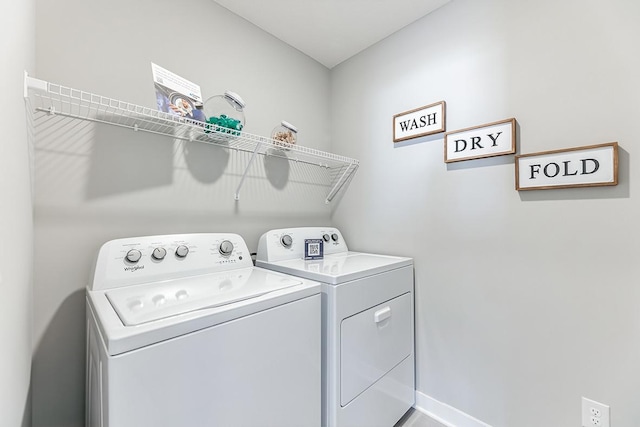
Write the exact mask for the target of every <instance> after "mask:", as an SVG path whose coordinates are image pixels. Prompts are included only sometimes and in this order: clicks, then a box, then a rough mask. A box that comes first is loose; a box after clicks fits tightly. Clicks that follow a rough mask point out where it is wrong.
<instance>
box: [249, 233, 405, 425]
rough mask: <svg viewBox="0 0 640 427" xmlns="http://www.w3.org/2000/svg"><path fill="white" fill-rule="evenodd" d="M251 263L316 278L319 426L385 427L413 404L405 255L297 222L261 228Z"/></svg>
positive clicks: (299, 275) (302, 276) (312, 278)
mask: <svg viewBox="0 0 640 427" xmlns="http://www.w3.org/2000/svg"><path fill="white" fill-rule="evenodd" d="M320 240H321V241H322V249H323V250H322V252H323V258H322V259H305V255H307V256H309V257H311V256H317V255H319V252H320V250H319V249H320V248H319V245H318V243H319V241H320ZM306 243H308V244H309V249H308V251H307V252H308V253H307V254H305V246H306ZM256 266H259V267H264V268H268V269H271V270H275V271H279V272H282V273H286V274H291V275H294V276H297V277H301V278H305V279H310V280H315V281H319V282H322V318H323V320H322V330H323V333H322V343H323V361H322V367H323V375H322V387H323V392H322V395H323V396H322V397H323V403H322V424H323V426H328V427H346V426H361V427H376V426H380V427H392V426H393V425H394V424H395V423H396V422H397V421H398V420H399V419H400V418H401V417H402V415H404V414H405V413H406V411H407V410H409V408H411V407H412V406H413V404H414V403H415V391H414V390H415V382H414V335H413V331H414V312H413V299H414V297H413V260H412V259H411V258H404V257H392V256H384V255H375V254H367V253H361V252H351V251H349V250H348V248H347V244H346V242H345V241H344V239H343V238H342V234H341V233H340V231H338V230H337V229H335V228H330V227H303V228H290V229H279V230H271V231H269V232H267V233H265V234H263V235H262V237H260V240H259V243H258V253H257V258H256Z"/></svg>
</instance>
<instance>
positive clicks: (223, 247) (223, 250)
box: [218, 240, 233, 256]
mask: <svg viewBox="0 0 640 427" xmlns="http://www.w3.org/2000/svg"><path fill="white" fill-rule="evenodd" d="M218 251H219V252H220V255H222V256H229V255H231V253H232V252H233V243H231V242H230V241H228V240H225V241H223V242H222V243H220V246H218Z"/></svg>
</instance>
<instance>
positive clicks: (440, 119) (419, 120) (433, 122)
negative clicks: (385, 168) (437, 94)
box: [393, 101, 445, 142]
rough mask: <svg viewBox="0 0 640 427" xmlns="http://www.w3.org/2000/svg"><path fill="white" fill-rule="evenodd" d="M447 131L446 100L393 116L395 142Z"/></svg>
mask: <svg viewBox="0 0 640 427" xmlns="http://www.w3.org/2000/svg"><path fill="white" fill-rule="evenodd" d="M444 131H445V102H444V101H440V102H436V103H435V104H430V105H425V106H424V107H420V108H416V109H414V110H411V111H405V112H404V113H399V114H396V115H395V116H393V142H400V141H405V140H407V139H412V138H418V137H420V136H426V135H432V134H434V133H440V132H444Z"/></svg>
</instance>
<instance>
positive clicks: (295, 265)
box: [256, 252, 413, 285]
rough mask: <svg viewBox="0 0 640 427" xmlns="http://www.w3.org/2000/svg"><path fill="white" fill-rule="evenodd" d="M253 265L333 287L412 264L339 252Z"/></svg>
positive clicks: (395, 258)
mask: <svg viewBox="0 0 640 427" xmlns="http://www.w3.org/2000/svg"><path fill="white" fill-rule="evenodd" d="M256 265H257V266H259V267H263V268H269V269H271V270H276V271H280V272H282V273H286V274H292V275H294V276H298V277H304V278H306V279H310V280H317V281H320V282H323V283H330V284H334V285H337V284H340V283H344V282H348V281H350V280H356V279H360V278H362V277H367V276H371V275H374V274H379V273H382V272H384V271H388V270H393V269H395V268H400V267H405V266H409V265H413V260H412V259H411V258H405V257H396V256H387V255H376V254H368V253H362V252H341V253H336V254H329V255H325V257H324V258H323V259H319V260H309V261H306V260H304V259H299V258H297V259H289V260H284V261H275V262H265V261H260V260H258V261H256Z"/></svg>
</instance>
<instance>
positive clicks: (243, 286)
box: [105, 267, 302, 326]
mask: <svg viewBox="0 0 640 427" xmlns="http://www.w3.org/2000/svg"><path fill="white" fill-rule="evenodd" d="M301 283H302V282H301V281H300V280H296V279H295V278H291V277H286V276H282V275H276V274H272V273H269V272H268V271H265V270H261V269H255V268H253V267H250V268H244V269H238V270H233V271H229V272H226V273H214V274H206V275H201V276H195V277H188V278H183V279H176V280H167V281H164V282H157V283H148V284H142V285H137V286H126V287H122V288H116V289H112V290H109V291H107V292H106V293H105V294H106V296H107V299H108V300H109V302H110V303H111V305H112V306H113V309H114V310H115V311H116V313H117V314H118V317H119V318H120V320H121V321H122V323H123V324H124V325H125V326H136V325H140V324H143V323H147V322H152V321H154V320H159V319H164V318H167V317H171V316H176V315H179V314H183V313H188V312H192V311H196V310H202V309H205V308H213V307H219V306H223V305H227V304H231V303H234V302H237V301H242V300H247V299H250V298H255V297H258V296H260V295H264V294H267V293H269V292H273V291H277V290H279V289H284V288H288V287H291V286H295V285H299V284H301Z"/></svg>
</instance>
